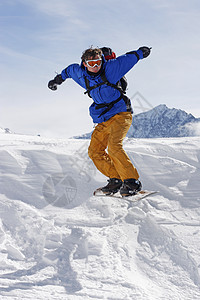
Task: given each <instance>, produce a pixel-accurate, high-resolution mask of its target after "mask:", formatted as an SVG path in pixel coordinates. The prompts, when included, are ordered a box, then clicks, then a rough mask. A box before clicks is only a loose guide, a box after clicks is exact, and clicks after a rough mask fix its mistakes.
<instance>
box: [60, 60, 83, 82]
mask: <svg viewBox="0 0 200 300" xmlns="http://www.w3.org/2000/svg"><path fill="white" fill-rule="evenodd" d="M79 70H80V65H79V64H71V65H69V66H68V67H66V68H65V69H64V70H62V72H61V75H62V79H63V80H65V79H67V78H72V79H74V80H75V78H76V77H77V74H78V73H79Z"/></svg>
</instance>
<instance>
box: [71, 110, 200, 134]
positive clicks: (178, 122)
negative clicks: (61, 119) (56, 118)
mask: <svg viewBox="0 0 200 300" xmlns="http://www.w3.org/2000/svg"><path fill="white" fill-rule="evenodd" d="M199 135H200V118H195V117H194V116H193V115H192V114H188V113H186V112H185V111H183V110H180V109H175V108H172V109H170V108H168V107H167V106H166V105H165V104H161V105H159V106H157V107H155V108H153V109H151V110H149V111H147V112H144V113H140V114H138V115H134V116H133V123H132V126H131V127H130V130H129V132H128V134H127V136H128V137H132V138H158V137H184V136H199ZM90 137H91V133H88V134H83V135H81V136H78V137H74V138H79V139H88V138H90Z"/></svg>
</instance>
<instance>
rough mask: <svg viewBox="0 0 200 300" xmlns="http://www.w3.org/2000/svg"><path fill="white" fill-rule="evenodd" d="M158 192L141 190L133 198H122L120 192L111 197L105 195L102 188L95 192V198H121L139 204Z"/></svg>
mask: <svg viewBox="0 0 200 300" xmlns="http://www.w3.org/2000/svg"><path fill="white" fill-rule="evenodd" d="M156 193H158V191H148V190H141V191H139V192H137V193H136V194H135V195H132V196H122V195H121V194H120V193H119V192H117V193H115V194H111V195H105V194H104V193H103V192H102V191H101V188H99V189H97V190H95V191H94V196H101V197H113V198H120V199H123V200H127V201H131V202H137V201H139V200H141V199H144V198H146V197H148V196H150V195H153V194H156Z"/></svg>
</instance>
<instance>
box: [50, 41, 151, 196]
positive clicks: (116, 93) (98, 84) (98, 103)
mask: <svg viewBox="0 0 200 300" xmlns="http://www.w3.org/2000/svg"><path fill="white" fill-rule="evenodd" d="M150 49H151V48H149V47H146V46H143V47H140V48H139V49H138V50H136V51H130V52H127V53H126V54H124V55H121V56H118V57H117V58H115V59H111V60H107V61H106V60H105V58H104V55H103V53H102V50H101V49H99V48H92V47H91V48H89V49H87V50H85V51H84V52H83V54H82V57H81V60H82V61H81V64H80V65H79V64H71V65H69V66H68V67H67V68H65V69H64V70H63V71H62V72H61V74H58V75H57V76H56V77H55V78H54V79H53V80H51V81H49V83H48V87H49V88H50V89H51V90H56V89H57V85H60V84H61V83H63V82H64V81H65V80H66V79H67V78H72V79H73V80H74V81H75V82H76V83H78V84H79V85H80V86H81V87H83V88H84V89H86V92H85V93H87V94H88V96H89V97H91V98H92V99H93V101H94V102H93V103H92V105H91V106H90V109H89V110H90V116H91V117H92V119H93V122H94V123H97V125H96V127H95V129H94V131H93V133H92V137H91V142H90V145H89V149H88V155H89V157H90V158H91V159H92V160H93V162H94V164H95V166H96V167H97V169H98V170H99V171H100V172H101V173H102V174H104V175H105V176H106V177H108V178H109V179H108V184H107V185H105V186H104V187H102V188H101V191H102V192H103V193H104V194H107V195H109V194H113V193H117V192H118V191H120V194H121V195H122V196H129V195H133V194H135V193H136V192H137V191H140V190H141V187H142V184H141V182H140V181H139V174H138V172H137V169H136V168H135V167H134V166H133V164H132V162H131V160H130V158H129V157H128V155H127V154H126V152H125V151H124V149H123V140H124V138H125V137H126V134H127V132H128V130H129V127H130V126H131V124H132V107H131V102H130V99H129V98H128V97H127V96H126V95H125V93H124V92H123V90H122V88H121V87H120V85H119V84H117V83H118V82H119V81H120V79H121V78H122V77H123V76H124V75H125V74H126V73H127V72H128V71H129V70H130V69H131V68H132V67H133V66H134V65H135V64H136V63H137V62H138V61H139V60H140V59H143V58H146V57H147V56H149V54H150V51H151V50H150ZM106 149H107V152H106Z"/></svg>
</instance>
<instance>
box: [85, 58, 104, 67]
mask: <svg viewBox="0 0 200 300" xmlns="http://www.w3.org/2000/svg"><path fill="white" fill-rule="evenodd" d="M85 62H86V64H87V65H88V67H90V68H94V67H96V66H97V67H100V66H101V64H102V60H101V59H99V58H98V59H89V60H86V61H85Z"/></svg>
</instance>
